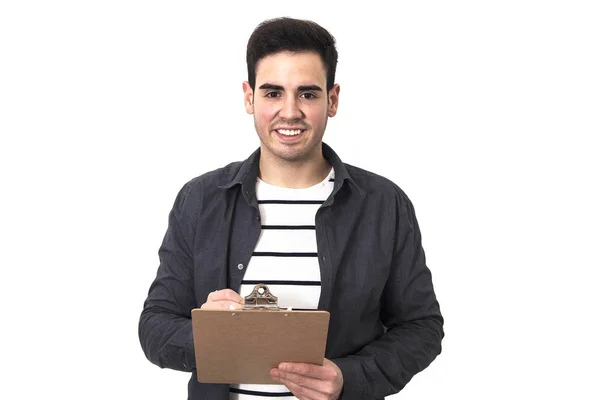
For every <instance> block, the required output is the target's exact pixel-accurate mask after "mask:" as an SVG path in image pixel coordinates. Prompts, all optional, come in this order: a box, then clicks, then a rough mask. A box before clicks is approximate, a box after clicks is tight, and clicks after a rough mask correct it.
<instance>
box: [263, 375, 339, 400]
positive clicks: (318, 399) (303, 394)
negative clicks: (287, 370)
mask: <svg viewBox="0 0 600 400" xmlns="http://www.w3.org/2000/svg"><path fill="white" fill-rule="evenodd" d="M274 379H275V381H277V382H279V383H281V384H282V385H285V387H287V388H288V390H289V391H290V392H292V394H293V395H294V396H296V397H297V398H298V399H301V400H304V399H307V400H328V399H329V397H328V396H327V395H326V394H324V393H320V392H318V391H316V390H313V389H311V388H308V387H305V386H300V385H298V384H297V383H295V382H292V381H288V380H286V379H282V378H274Z"/></svg>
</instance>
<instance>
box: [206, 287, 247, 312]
mask: <svg viewBox="0 0 600 400" xmlns="http://www.w3.org/2000/svg"><path fill="white" fill-rule="evenodd" d="M231 307H233V309H236V310H237V309H239V308H242V307H244V299H242V296H240V295H239V294H237V293H236V292H234V291H233V290H231V289H223V290H216V291H214V292H211V293H209V295H208V297H207V299H206V303H204V304H202V306H200V308H201V309H203V310H232V308H231Z"/></svg>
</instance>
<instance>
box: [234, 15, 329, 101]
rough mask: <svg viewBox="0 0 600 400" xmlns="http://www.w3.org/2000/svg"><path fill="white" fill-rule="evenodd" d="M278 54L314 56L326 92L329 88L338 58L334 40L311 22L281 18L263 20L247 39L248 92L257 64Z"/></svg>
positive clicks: (252, 84) (252, 83)
mask: <svg viewBox="0 0 600 400" xmlns="http://www.w3.org/2000/svg"><path fill="white" fill-rule="evenodd" d="M281 51H292V52H307V51H314V52H316V53H318V54H319V55H320V56H321V60H323V64H324V65H325V68H326V70H327V90H330V89H331V88H332V87H333V85H334V83H335V68H336V66H337V59H338V53H337V50H336V48H335V38H334V37H333V36H331V34H330V33H329V32H328V31H327V30H326V29H325V28H323V27H322V26H320V25H319V24H317V23H315V22H313V21H309V20H302V19H295V18H288V17H281V18H274V19H268V20H266V21H263V22H262V23H261V24H260V25H258V26H257V27H256V29H254V32H252V35H250V39H249V40H248V47H247V49H246V64H247V65H248V82H249V83H250V87H251V88H252V90H254V85H255V84H256V66H257V65H258V62H259V61H260V60H261V59H263V58H264V57H266V56H269V55H271V54H275V53H279V52H281Z"/></svg>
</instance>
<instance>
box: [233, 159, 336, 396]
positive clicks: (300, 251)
mask: <svg viewBox="0 0 600 400" xmlns="http://www.w3.org/2000/svg"><path fill="white" fill-rule="evenodd" d="M334 179H335V176H334V171H333V168H332V169H331V171H330V173H329V175H327V177H326V178H325V179H324V180H323V181H322V182H321V183H318V184H316V185H314V186H311V187H309V188H306V189H290V188H282V187H278V186H273V185H270V184H268V183H266V182H264V181H262V180H260V179H257V181H256V198H257V200H258V207H259V209H260V217H261V232H260V237H259V239H258V243H257V244H256V247H255V249H254V253H252V258H251V259H250V262H249V263H248V268H247V270H246V274H245V275H244V279H243V280H242V285H241V288H240V290H239V293H240V295H241V296H242V297H245V296H248V295H249V294H250V293H251V292H252V289H254V286H255V285H256V284H258V283H264V284H266V285H267V286H268V287H269V289H270V291H271V293H272V294H273V295H274V296H277V298H278V301H279V306H280V307H293V308H302V309H313V310H316V309H317V307H318V304H319V298H320V296H321V272H320V269H319V259H318V257H317V236H316V233H315V216H316V213H317V210H318V209H319V207H321V204H323V202H325V200H326V199H327V198H328V197H329V195H330V194H331V192H332V191H333V184H334ZM229 390H230V395H229V398H230V400H257V399H267V398H268V399H278V398H281V399H292V398H294V397H293V395H292V394H291V393H290V392H289V390H287V388H286V387H285V386H283V385H245V384H244V385H230V389H229Z"/></svg>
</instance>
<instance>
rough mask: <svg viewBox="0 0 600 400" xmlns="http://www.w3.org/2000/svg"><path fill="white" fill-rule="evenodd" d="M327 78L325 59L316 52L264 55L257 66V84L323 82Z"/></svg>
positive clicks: (286, 52)
mask: <svg viewBox="0 0 600 400" xmlns="http://www.w3.org/2000/svg"><path fill="white" fill-rule="evenodd" d="M326 80H327V71H326V70H325V65H324V64H323V60H321V57H320V56H319V54H318V53H315V52H300V53H298V52H289V51H283V52H279V53H275V54H271V55H268V56H266V57H263V58H262V59H261V60H260V61H259V62H258V64H257V66H256V86H260V85H261V84H263V83H271V84H279V85H282V86H286V85H289V86H292V85H302V84H321V85H324V84H325V82H326Z"/></svg>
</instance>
